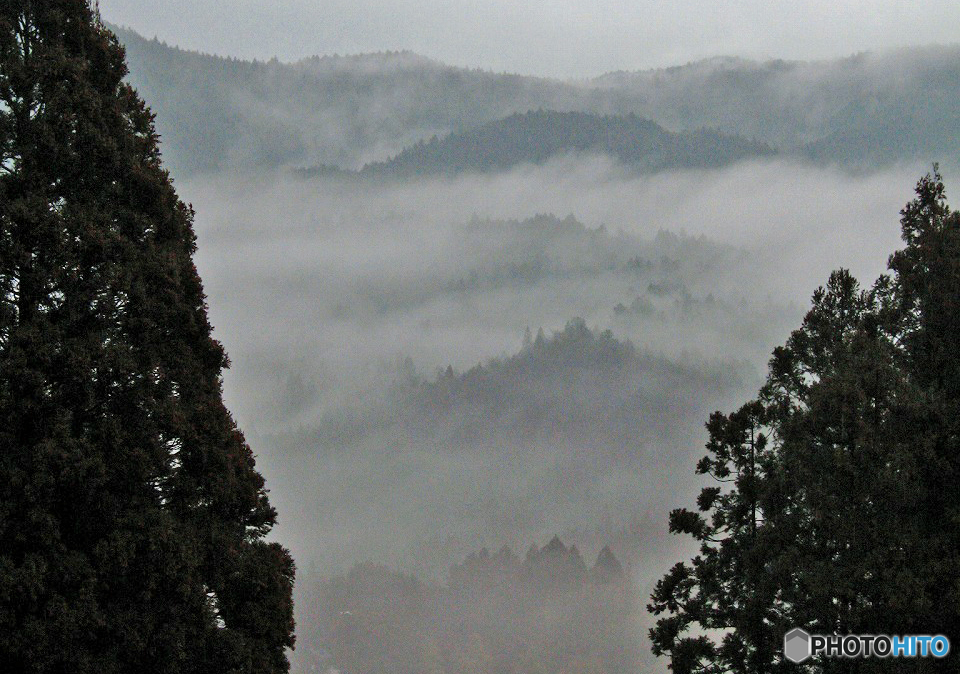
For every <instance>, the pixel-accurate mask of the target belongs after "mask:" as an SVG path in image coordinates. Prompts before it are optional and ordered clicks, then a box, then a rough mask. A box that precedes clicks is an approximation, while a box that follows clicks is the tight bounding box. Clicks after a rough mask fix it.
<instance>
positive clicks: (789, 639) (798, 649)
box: [783, 627, 810, 662]
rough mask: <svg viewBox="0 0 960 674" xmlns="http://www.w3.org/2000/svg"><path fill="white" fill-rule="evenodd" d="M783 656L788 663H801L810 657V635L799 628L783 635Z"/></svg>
mask: <svg viewBox="0 0 960 674" xmlns="http://www.w3.org/2000/svg"><path fill="white" fill-rule="evenodd" d="M783 655H784V657H785V658H786V659H787V660H789V661H790V662H803V661H804V660H806V659H807V658H809V657H810V635H809V634H807V633H806V632H804V631H803V630H802V629H800V628H799V627H794V628H793V629H792V630H790V631H789V632H787V633H786V634H784V635H783Z"/></svg>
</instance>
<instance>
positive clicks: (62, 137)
mask: <svg viewBox="0 0 960 674" xmlns="http://www.w3.org/2000/svg"><path fill="white" fill-rule="evenodd" d="M125 74H126V67H125V64H124V54H123V49H122V48H121V47H120V45H119V44H118V42H117V40H116V39H115V37H114V36H113V35H112V34H111V33H110V32H109V31H108V30H107V29H106V28H105V27H104V26H103V25H102V23H101V22H100V20H99V17H98V16H97V13H96V10H95V9H94V8H92V7H91V6H90V4H89V3H88V2H87V1H86V0H42V1H41V0H10V1H8V2H4V3H3V5H2V8H0V670H2V671H4V672H11V673H19V672H64V673H67V672H69V673H82V672H90V673H94V672H95V673H97V674H104V673H110V672H171V673H173V672H177V673H182V672H280V671H285V670H286V669H287V660H286V656H285V649H286V648H287V647H291V646H292V644H293V637H292V632H293V622H292V604H291V587H292V582H293V573H294V569H293V563H292V560H291V559H290V556H289V554H288V553H287V551H286V550H284V549H283V548H282V547H280V546H279V545H278V544H276V543H267V542H266V541H264V536H265V534H266V533H267V532H268V530H269V529H270V528H271V526H272V525H273V524H274V521H275V517H276V515H275V512H274V510H273V509H272V508H271V507H270V505H269V503H268V500H267V496H266V491H265V488H264V482H263V479H262V477H261V476H260V475H259V474H258V473H257V471H256V469H255V466H254V460H253V455H252V452H251V450H250V448H249V447H248V445H247V444H246V442H245V440H244V438H243V435H242V434H241V432H240V431H239V430H238V428H237V427H236V425H235V423H234V422H233V420H232V418H231V416H230V414H229V412H228V411H227V410H226V408H225V407H224V404H223V400H222V391H221V371H222V369H223V368H224V367H226V366H227V364H228V363H227V358H226V356H225V354H224V351H223V349H222V348H221V346H220V345H219V344H218V343H217V342H216V341H215V340H214V339H212V337H211V327H210V324H209V322H208V320H207V315H206V306H205V299H204V295H203V290H202V286H201V283H200V279H199V276H198V274H197V271H196V268H195V267H194V265H193V262H192V254H193V253H194V251H195V240H194V234H193V231H192V216H193V214H192V211H191V209H190V208H188V207H187V206H185V205H184V204H183V203H182V202H180V201H179V199H178V198H177V195H176V193H175V191H174V189H173V187H172V183H171V180H170V177H169V175H168V174H167V173H166V171H165V170H164V169H163V167H162V165H161V159H160V153H159V150H158V138H157V135H156V133H155V131H154V127H153V118H152V115H151V114H150V112H149V111H148V110H147V109H146V107H145V106H144V104H143V103H142V101H141V100H140V99H139V98H138V96H137V95H136V93H135V92H134V91H133V90H132V89H131V88H130V87H129V86H128V85H126V84H125V83H124V81H123V78H124V76H125Z"/></svg>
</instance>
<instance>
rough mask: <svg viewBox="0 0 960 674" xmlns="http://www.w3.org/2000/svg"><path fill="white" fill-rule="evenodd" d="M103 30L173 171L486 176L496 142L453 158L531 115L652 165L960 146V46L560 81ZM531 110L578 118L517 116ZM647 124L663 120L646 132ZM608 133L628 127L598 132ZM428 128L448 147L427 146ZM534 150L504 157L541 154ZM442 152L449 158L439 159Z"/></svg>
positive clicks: (873, 159) (913, 155) (733, 62)
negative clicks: (634, 140)
mask: <svg viewBox="0 0 960 674" xmlns="http://www.w3.org/2000/svg"><path fill="white" fill-rule="evenodd" d="M114 30H115V32H116V33H117V35H118V36H119V38H120V40H121V41H122V42H123V43H124V45H125V46H126V48H127V58H128V62H129V65H130V76H129V80H130V82H131V83H132V84H133V85H134V86H135V87H136V88H137V89H138V90H139V91H140V93H141V95H143V97H144V98H145V99H146V101H147V103H148V104H149V105H150V106H151V107H152V109H153V110H154V112H155V113H156V115H157V128H158V130H159V132H160V133H161V135H162V136H163V140H164V142H163V149H164V154H165V158H166V160H167V163H168V164H169V165H170V166H171V167H172V168H173V170H174V172H175V173H177V174H189V173H195V172H204V171H217V170H224V169H249V168H263V167H278V166H299V167H310V166H318V165H327V166H336V167H339V168H342V169H351V170H356V169H359V168H361V167H362V166H364V165H368V164H369V165H370V166H371V167H373V166H382V167H384V168H381V169H373V168H369V169H368V171H369V170H385V167H386V166H388V165H389V166H391V167H392V168H390V170H391V171H393V170H397V171H400V172H410V171H412V172H414V173H423V172H427V173H430V172H436V171H438V170H442V171H444V172H448V171H457V170H465V169H467V168H469V169H470V170H490V169H492V168H495V167H497V166H498V165H499V163H498V162H505V163H506V164H508V165H509V164H510V162H511V161H513V160H512V159H510V160H507V159H500V158H498V156H494V155H495V154H496V153H495V152H493V151H490V152H488V153H487V154H486V155H483V156H476V157H474V158H470V159H464V158H462V157H461V158H459V159H457V157H458V153H459V152H460V151H461V150H462V149H463V148H465V147H468V146H469V144H470V143H474V142H479V140H480V139H484V138H490V139H493V140H502V139H505V138H507V137H509V136H510V135H511V134H515V133H516V130H517V129H519V128H520V127H523V126H524V125H530V124H534V123H537V122H543V123H544V124H547V125H553V126H550V127H549V128H544V129H539V130H534V129H531V130H530V133H532V134H534V136H535V137H537V138H540V139H550V142H551V143H553V145H551V146H550V147H553V148H554V149H556V150H558V151H576V150H580V149H583V148H582V147H581V146H583V145H588V146H589V147H587V148H586V149H588V150H590V151H593V150H597V149H599V150H602V151H608V152H610V153H612V154H613V155H614V156H616V157H617V158H619V159H621V160H622V161H626V162H627V163H631V164H633V165H636V166H641V167H645V168H654V169H655V168H658V167H660V166H674V165H683V163H682V162H681V163H679V164H674V163H673V161H674V160H673V159H667V156H668V155H669V154H670V152H674V153H675V155H676V157H679V156H681V155H683V154H684V153H685V152H686V150H685V149H684V144H685V143H688V142H690V143H692V142H697V141H699V142H702V143H704V144H705V146H704V147H706V148H707V150H708V151H706V152H705V153H704V154H706V155H708V156H709V155H711V154H712V153H714V151H716V152H719V155H720V156H723V157H737V156H739V155H744V156H747V155H753V154H756V153H760V154H763V153H766V152H767V151H768V149H769V148H773V149H775V150H777V151H779V152H780V153H782V154H796V155H801V156H804V157H808V158H810V159H813V160H815V161H822V162H833V163H839V164H842V165H845V166H852V167H857V168H863V167H871V166H875V165H878V164H883V163H887V162H894V161H898V160H914V159H922V160H924V161H949V160H951V159H954V160H955V159H956V158H957V157H958V154H960V106H958V105H956V101H957V100H960V46H950V47H927V48H918V49H913V50H902V51H897V52H890V53H885V54H860V55H857V56H853V57H849V58H846V59H840V60H834V61H819V62H812V63H803V62H786V61H769V62H765V63H757V62H753V61H748V60H743V59H734V58H717V59H710V60H706V61H701V62H697V63H692V64H688V65H685V66H678V67H674V68H667V69H660V70H651V71H643V72H621V73H611V74H607V75H604V76H601V77H598V78H594V79H590V80H580V81H569V82H564V81H558V80H550V79H543V78H534V77H523V76H519V75H508V74H497V73H492V72H487V71H481V70H469V69H464V68H455V67H451V66H447V65H444V64H442V63H439V62H437V61H434V60H431V59H427V58H424V57H422V56H418V55H416V54H412V53H409V52H399V53H397V52H392V53H379V54H366V55H360V56H326V57H314V58H310V59H305V60H303V61H299V62H297V63H292V64H284V63H280V62H278V61H275V60H274V61H269V62H258V61H253V62H249V61H241V60H237V59H228V58H221V57H217V56H209V55H205V54H200V53H196V52H189V51H184V50H181V49H177V48H175V47H170V46H168V45H165V44H163V43H161V42H158V41H156V40H147V39H144V38H143V37H141V36H139V35H137V34H136V33H134V32H132V31H129V30H125V29H121V28H114ZM534 110H541V111H553V112H578V113H588V114H585V115H583V116H581V117H571V116H562V115H555V114H551V113H547V112H540V113H534V114H532V115H524V114H523V113H528V112H530V111H534ZM631 115H634V116H635V117H631ZM574 120H576V121H579V122H582V123H583V124H585V125H586V126H585V127H584V128H583V129H578V130H576V132H575V133H574V134H573V135H574V137H572V138H570V139H569V140H570V143H569V147H568V146H567V145H565V144H563V143H559V144H558V140H559V139H560V135H558V134H557V129H558V128H560V127H562V126H563V125H564V124H566V123H570V122H573V121H574ZM646 120H654V121H655V122H656V123H657V124H659V125H662V127H663V128H662V129H660V130H659V131H657V132H655V131H653V127H652V126H650V125H651V124H652V123H651V122H649V121H646ZM654 126H655V125H654ZM658 128H659V127H658ZM604 129H609V130H610V131H609V133H610V134H612V135H617V134H624V135H622V136H621V137H620V140H616V139H614V138H610V139H607V138H605V136H604V134H606V133H608V131H606V130H604ZM701 129H713V130H714V131H708V132H704V131H698V130H701ZM667 130H669V131H667ZM671 132H673V133H674V136H672V137H671V136H667V135H665V134H670V133H671ZM435 135H436V136H438V138H444V140H438V141H437V142H436V143H431V142H429V141H425V140H424V139H428V138H431V137H432V136H435ZM447 136H449V137H447ZM633 136H636V137H638V138H643V139H645V141H650V139H653V138H656V137H660V139H661V141H662V142H661V148H663V147H666V146H667V145H671V144H672V146H673V150H671V151H670V152H666V153H664V152H660V153H659V154H658V153H657V152H654V153H653V154H649V153H648V154H647V155H646V156H645V157H644V158H639V154H638V152H639V150H637V151H634V150H630V149H629V148H627V147H626V146H625V145H624V144H623V143H622V142H620V141H622V140H624V139H626V138H630V137H633ZM737 137H739V138H737ZM745 139H753V140H745ZM421 141H423V142H421ZM762 144H766V146H769V148H766V149H765V148H764V147H763V145H762ZM718 145H719V146H722V147H718ZM641 147H644V146H643V145H642V144H641ZM646 150H647V151H649V150H650V147H649V146H646ZM538 153H539V154H542V151H541V150H532V149H530V148H526V149H523V148H518V151H517V153H515V154H516V155H517V157H521V158H523V160H525V161H539V160H540V158H538V157H539V154H538ZM390 157H393V158H394V159H393V160H392V161H390V162H387V161H386V160H387V159H388V158H390ZM445 159H450V160H451V161H454V164H453V165H443V166H438V165H437V164H436V162H441V160H445ZM715 160H716V158H713V159H709V158H707V159H704V158H698V159H697V161H699V162H700V164H699V165H704V164H705V165H713V162H714V161H715ZM417 161H423V162H424V164H423V165H422V166H416V163H417ZM378 162H379V164H378ZM721 163H722V162H721ZM695 165H697V164H695ZM401 167H402V169H401ZM487 167H489V168H487Z"/></svg>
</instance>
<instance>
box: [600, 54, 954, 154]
mask: <svg viewBox="0 0 960 674" xmlns="http://www.w3.org/2000/svg"><path fill="white" fill-rule="evenodd" d="M590 85H592V86H597V87H601V88H603V89H605V90H606V91H607V92H608V93H609V94H610V95H611V96H623V97H624V99H623V100H625V101H627V100H630V101H634V102H635V104H636V105H637V110H638V112H642V114H645V115H647V116H649V117H652V118H653V119H656V120H657V121H658V122H660V123H661V124H664V125H666V126H668V127H671V128H695V127H699V126H705V127H710V128H718V129H722V130H724V131H727V132H732V133H738V134H740V135H743V136H746V137H749V138H758V139H762V140H763V141H765V142H767V143H770V144H771V145H773V146H775V147H778V148H780V149H782V150H784V151H793V152H796V153H798V154H800V155H801V156H807V157H810V158H813V159H816V160H820V161H827V162H836V163H840V164H843V165H847V166H855V167H870V166H873V165H875V164H877V163H889V162H893V161H898V160H911V159H919V160H922V161H924V162H931V161H941V160H943V161H947V160H949V159H955V158H956V157H957V155H958V151H960V109H958V107H957V106H956V104H955V102H956V100H957V97H958V95H960V46H958V45H953V46H943V47H938V46H931V47H923V48H913V49H902V50H897V51H892V52H887V53H861V54H857V55H854V56H851V57H848V58H844V59H838V60H832V61H814V62H801V61H784V60H779V59H777V60H771V61H766V62H763V63H758V62H755V61H750V60H747V59H741V58H729V57H721V58H713V59H707V60H705V61H700V62H697V63H692V64H688V65H685V66H680V67H673V68H666V69H660V70H651V71H644V72H618V73H610V74H607V75H604V76H601V77H598V78H595V79H593V80H590ZM638 99H639V100H638Z"/></svg>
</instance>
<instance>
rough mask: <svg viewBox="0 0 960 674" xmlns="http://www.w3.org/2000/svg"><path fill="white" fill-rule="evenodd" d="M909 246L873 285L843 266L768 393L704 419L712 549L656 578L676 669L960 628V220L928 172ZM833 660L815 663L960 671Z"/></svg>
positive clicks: (758, 668) (706, 543) (779, 355)
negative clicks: (797, 640)
mask: <svg viewBox="0 0 960 674" xmlns="http://www.w3.org/2000/svg"><path fill="white" fill-rule="evenodd" d="M901 215H902V220H901V224H902V229H903V238H904V241H905V243H906V246H905V247H904V249H903V250H901V251H898V252H897V253H895V254H894V255H892V256H891V258H890V265H889V266H890V269H891V270H892V272H893V274H892V275H891V276H883V277H881V278H880V279H879V280H878V281H877V282H876V284H875V285H874V286H873V288H872V289H870V290H869V291H862V290H861V289H860V288H859V286H858V284H857V282H856V280H855V279H854V278H853V277H852V276H851V275H850V274H849V273H848V272H846V271H839V272H834V274H833V275H831V277H830V281H829V283H828V284H827V286H826V287H825V288H821V289H819V290H818V291H817V292H816V293H815V294H814V298H813V306H812V308H811V309H810V311H809V313H808V314H807V316H806V317H805V319H804V321H803V325H802V326H801V328H800V329H799V330H797V331H795V332H794V333H793V334H792V335H791V336H790V339H789V340H788V341H787V343H786V344H785V345H784V346H783V347H780V348H778V349H776V350H775V351H774V354H773V358H772V359H771V361H770V371H769V375H768V378H767V383H766V384H765V386H764V387H763V388H762V389H761V391H760V395H759V396H758V398H757V400H755V401H752V402H750V403H748V404H747V405H746V406H744V407H743V408H742V409H741V410H740V411H738V412H736V413H734V414H732V415H729V416H725V415H723V414H720V413H716V414H715V415H714V416H713V417H711V420H710V423H709V424H707V427H708V430H709V432H710V441H709V443H708V444H707V449H708V450H709V454H708V455H707V456H706V457H705V458H704V459H703V460H702V461H701V462H700V464H699V466H698V472H700V473H702V474H708V475H710V476H712V477H713V478H714V479H715V480H717V481H718V482H719V483H720V484H719V486H709V487H707V488H705V489H704V490H703V491H702V493H701V495H700V498H699V499H698V503H697V505H698V511H697V512H694V511H690V510H686V509H681V510H678V511H675V512H673V513H672V514H671V518H670V527H671V530H672V531H673V532H675V533H684V534H689V535H692V536H693V537H694V538H696V539H697V540H698V541H700V543H701V550H700V554H699V555H698V556H697V557H695V558H694V559H693V560H692V562H690V563H689V564H688V563H681V564H677V565H676V566H675V567H674V568H673V569H672V570H671V572H670V573H668V574H667V575H666V576H665V577H664V578H663V579H662V580H661V581H660V582H659V583H658V585H657V587H656V590H655V592H654V594H653V596H652V603H651V605H650V609H651V610H652V611H653V612H654V613H655V614H657V615H662V614H666V615H664V616H663V617H662V618H661V619H660V620H659V621H658V623H657V625H656V627H655V628H654V629H653V630H651V637H652V641H653V648H654V651H655V652H656V653H657V654H666V655H669V656H670V658H671V667H672V669H673V671H675V672H677V673H695V672H696V673H701V672H702V673H707V672H709V673H711V674H712V673H720V672H755V673H757V674H759V673H761V672H778V671H781V670H782V671H796V667H797V666H796V665H794V664H792V663H787V662H784V661H783V660H782V657H781V648H782V646H781V644H782V637H783V634H784V633H785V632H786V631H787V630H789V629H790V628H792V627H803V628H806V629H807V630H808V631H809V632H811V633H820V634H926V633H933V634H938V633H939V634H945V635H947V636H949V637H951V639H952V640H953V642H954V643H956V642H957V639H958V638H960V632H958V618H960V585H958V583H957V576H956V570H957V569H958V568H960V497H958V493H960V491H958V489H957V487H956V485H957V478H958V477H960V474H958V471H960V451H958V449H960V447H958V437H960V427H958V421H957V419H958V417H960V414H958V413H960V356H958V354H957V351H956V344H957V343H958V341H957V338H958V337H960V319H958V312H957V309H958V307H960V215H958V214H957V213H956V212H953V211H951V210H950V209H949V208H948V207H947V205H946V202H945V199H944V189H943V183H942V180H941V178H940V176H939V174H938V173H937V172H936V171H935V172H934V174H933V175H932V176H927V177H925V178H923V179H922V180H921V181H920V182H919V183H918V185H917V196H916V199H914V200H913V201H912V202H911V203H909V204H908V205H907V206H906V208H905V209H904V210H903V211H902V212H901ZM954 667H955V664H954V663H948V662H941V661H934V660H932V659H927V660H922V661H915V660H912V659H911V660H909V661H896V660H889V661H879V660H872V661H871V660H862V661H851V660H824V661H823V662H818V663H813V664H809V663H808V664H807V665H805V666H804V668H805V669H806V670H808V671H817V672H851V671H856V672H873V671H883V672H892V671H910V672H914V671H952V669H951V668H954Z"/></svg>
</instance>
